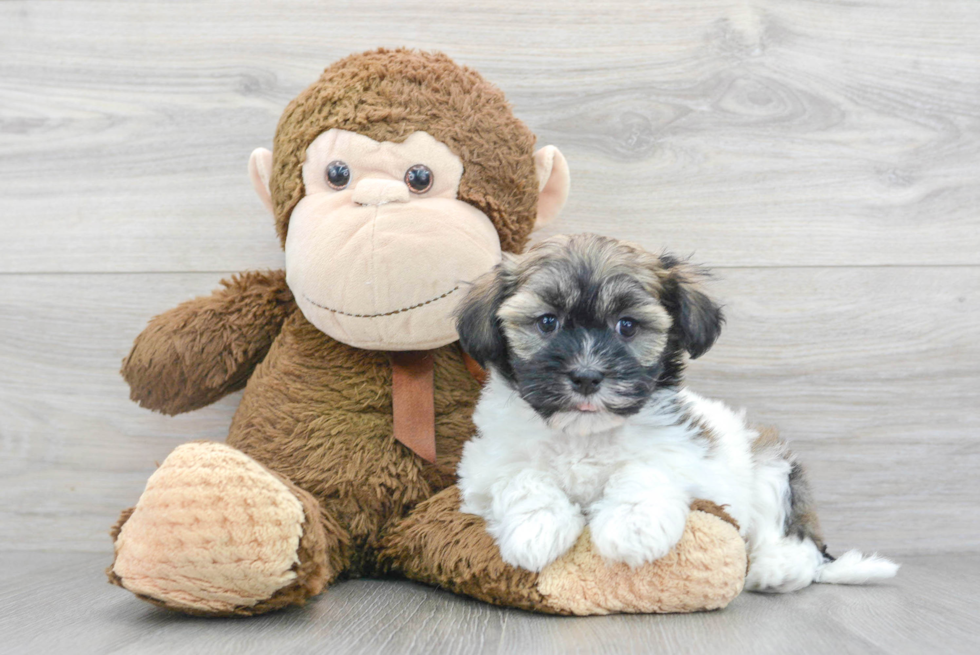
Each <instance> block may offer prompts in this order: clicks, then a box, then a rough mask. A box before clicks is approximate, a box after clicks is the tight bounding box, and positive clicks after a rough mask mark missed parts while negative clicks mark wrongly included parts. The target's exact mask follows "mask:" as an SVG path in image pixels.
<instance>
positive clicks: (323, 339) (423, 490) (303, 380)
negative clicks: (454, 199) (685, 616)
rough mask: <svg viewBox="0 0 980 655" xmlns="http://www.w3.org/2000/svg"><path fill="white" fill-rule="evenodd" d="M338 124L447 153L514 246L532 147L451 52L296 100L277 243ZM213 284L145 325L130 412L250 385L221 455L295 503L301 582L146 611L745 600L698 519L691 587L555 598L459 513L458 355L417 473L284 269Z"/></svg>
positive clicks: (346, 79) (445, 361) (202, 399)
mask: <svg viewBox="0 0 980 655" xmlns="http://www.w3.org/2000/svg"><path fill="white" fill-rule="evenodd" d="M333 127H339V128H342V129H347V130H352V131H356V132H359V133H361V134H365V135H367V136H369V137H371V138H373V139H375V140H379V141H382V140H391V141H399V140H401V139H404V138H405V137H407V136H408V135H409V134H410V133H411V132H413V131H416V130H424V131H426V132H428V133H429V134H431V135H432V136H434V137H436V138H437V139H439V140H440V141H442V142H444V143H445V144H447V145H448V146H449V147H450V148H451V149H452V150H453V152H455V153H456V154H458V155H459V156H460V158H461V159H462V160H463V161H464V164H465V170H464V173H463V178H462V182H461V184H460V188H459V198H460V199H461V200H464V201H466V202H468V203H470V204H472V205H474V206H476V207H478V208H479V209H481V210H482V211H483V212H484V213H486V214H487V216H488V217H490V219H491V221H492V222H493V223H494V225H495V226H496V228H497V231H498V233H499V235H500V240H501V243H502V245H503V249H504V250H508V251H511V252H519V251H520V250H521V249H522V248H523V246H524V244H525V242H526V241H527V238H528V234H529V233H530V231H531V228H532V227H533V221H534V217H535V203H536V194H537V188H538V187H537V181H536V176H535V168H534V163H533V152H532V148H533V146H534V137H533V135H532V134H531V133H530V132H529V131H528V130H527V128H526V127H524V125H523V124H521V123H520V122H519V121H518V120H517V119H516V118H514V117H513V116H512V114H511V112H510V109H509V106H508V105H507V103H506V101H505V100H504V98H503V95H502V94H501V93H500V91H498V90H497V89H495V88H494V87H492V86H490V85H489V84H488V83H486V82H485V81H484V80H483V79H482V78H481V77H480V76H479V75H478V74H477V73H475V72H474V71H471V70H468V69H465V68H461V67H458V66H456V65H455V64H453V63H452V61H451V60H449V59H448V58H447V57H445V56H443V55H428V54H420V53H414V52H409V51H405V50H398V51H386V50H379V51H376V52H371V53H366V54H363V55H357V56H353V57H349V58H347V59H344V60H342V61H340V62H338V63H337V64H335V65H333V66H331V67H330V68H328V69H327V70H326V71H325V72H324V74H323V76H322V77H321V79H320V80H319V81H318V82H317V83H315V84H314V85H313V86H311V87H310V88H309V89H307V90H306V91H304V92H303V93H302V94H301V95H300V96H299V97H298V98H297V99H296V100H295V101H293V102H292V103H291V104H290V105H289V107H288V108H287V110H286V112H285V113H284V114H283V117H282V119H281V121H280V123H279V127H278V130H277V134H276V139H275V152H274V170H273V177H272V179H271V191H272V196H273V200H274V208H275V214H276V224H277V229H278V232H279V235H280V237H281V238H283V239H284V238H285V234H286V230H287V227H288V223H289V216H290V212H291V211H292V209H293V207H294V206H295V204H296V203H297V202H298V201H299V200H300V199H301V198H302V196H303V193H304V190H303V185H302V181H301V171H300V167H301V164H302V160H303V156H304V152H305V149H306V147H307V146H308V145H309V143H310V142H311V141H312V140H313V139H314V138H315V137H316V136H317V135H319V134H320V133H322V132H323V131H324V130H327V129H330V128H333ZM223 285H224V288H223V289H221V290H219V291H217V292H215V293H214V294H213V295H211V296H209V297H204V298H198V299H195V300H191V301H189V302H185V303H183V304H181V305H179V306H178V307H176V308H174V309H172V310H170V311H168V312H166V313H164V314H162V315H160V316H157V317H156V318H154V319H153V320H152V321H151V322H150V324H149V326H148V327H147V328H146V329H145V330H144V331H143V333H142V334H141V335H140V336H139V337H138V338H137V339H136V342H135V344H134V346H133V349H132V352H131V353H130V354H129V356H128V357H127V358H126V359H125V361H124V363H123V370H122V373H123V376H124V378H125V379H126V381H127V382H128V383H129V385H130V388H131V396H132V398H133V399H134V400H135V401H137V402H139V403H140V404H141V405H142V406H144V407H147V408H150V409H154V410H157V411H160V412H163V413H166V414H178V413H181V412H186V411H190V410H193V409H196V408H199V407H203V406H205V405H207V404H209V403H211V402H214V401H215V400H217V399H219V398H220V397H222V396H224V395H225V394H227V393H229V392H231V391H234V390H236V389H239V388H241V387H243V386H244V387H245V391H244V394H243V396H242V400H241V404H240V405H239V407H238V410H237V412H236V414H235V417H234V419H233V422H232V425H231V429H230V432H229V436H228V440H227V443H228V445H229V446H231V447H233V448H235V449H238V450H239V451H240V452H241V453H244V454H245V455H248V456H249V457H251V458H252V459H254V460H255V461H257V462H258V463H260V464H261V465H262V466H264V467H265V469H266V470H267V471H268V472H269V473H271V474H272V475H273V476H275V478H276V479H278V480H279V481H281V482H282V483H283V484H284V485H285V489H288V493H290V494H292V496H294V497H295V498H296V499H298V500H299V502H300V503H301V505H302V511H303V516H304V519H303V524H302V539H301V540H300V542H299V547H298V549H297V556H296V563H295V564H294V565H293V568H292V571H293V572H294V573H295V579H294V581H293V582H292V583H291V584H288V585H287V586H285V587H282V588H281V589H279V590H278V591H277V592H275V593H274V594H272V595H271V596H270V597H267V598H264V599H257V601H256V602H252V603H248V604H244V605H239V606H233V607H230V608H225V609H220V610H214V609H207V608H202V607H201V606H198V605H195V603H194V602H193V599H191V600H187V599H186V598H176V600H175V597H166V598H158V597H152V596H148V595H141V597H142V598H144V599H145V600H148V601H151V602H154V603H156V604H159V605H163V606H165V607H169V608H171V609H177V610H180V611H183V612H186V613H191V614H202V615H210V616H224V615H241V616H246V615H252V614H257V613H261V612H264V611H268V610H272V609H276V608H279V607H283V606H285V605H290V604H300V603H302V602H304V601H305V600H306V599H307V598H309V597H311V596H313V595H315V594H317V593H319V592H320V591H321V590H322V589H323V587H324V586H325V585H327V584H329V583H330V582H332V581H334V580H336V579H337V578H338V577H341V576H361V575H383V574H387V573H397V574H402V575H406V576H408V577H410V578H414V579H418V580H421V581H424V582H428V583H431V584H438V585H440V586H443V587H445V588H447V589H450V590H452V591H456V592H460V593H465V594H468V595H471V596H474V597H476V598H481V599H484V600H487V601H490V602H494V603H498V604H505V605H510V606H514V607H520V608H524V609H531V610H537V611H543V612H550V613H564V614H570V613H604V612H608V611H689V610H691V609H705V608H714V607H721V606H724V605H725V604H727V602H728V601H729V600H731V598H733V597H734V596H735V595H737V594H738V592H739V591H740V589H741V584H742V576H743V575H744V569H745V551H744V544H743V542H742V541H741V539H740V538H739V537H738V534H737V532H736V531H735V529H734V528H732V527H731V525H730V524H729V522H726V521H728V519H726V518H725V517H724V516H722V517H721V518H717V517H715V516H711V515H709V514H707V513H701V512H694V513H693V514H692V516H694V515H697V516H698V520H699V521H701V523H700V524H698V525H696V526H694V527H692V526H691V525H690V524H689V534H690V535H693V536H692V537H691V539H692V541H691V544H693V545H691V546H685V548H686V549H687V550H686V551H685V552H684V553H682V555H683V557H686V558H687V559H684V560H678V561H685V562H691V561H696V562H698V564H697V565H696V566H697V567H700V570H701V577H698V576H697V575H695V576H694V577H693V578H692V577H691V570H688V569H683V570H677V566H678V565H677V564H675V563H667V564H662V565H661V566H660V567H659V568H655V569H651V570H650V571H646V572H636V573H635V574H633V573H630V576H634V577H638V578H644V579H646V580H647V582H648V583H649V584H652V585H654V587H656V588H658V589H660V590H662V591H663V595H662V596H660V597H658V598H657V599H655V602H652V604H651V603H649V602H646V599H644V598H631V597H630V594H632V593H633V591H631V589H633V587H632V586H630V585H625V586H627V587H629V589H625V587H624V589H625V591H624V593H625V594H626V596H627V597H630V598H627V601H626V602H625V604H620V605H615V604H608V603H605V601H601V602H599V603H598V604H596V601H595V600H594V598H597V597H598V598H605V596H603V594H608V593H613V592H617V588H612V589H609V588H605V587H609V586H610V585H611V586H613V587H615V585H616V584H620V583H615V584H614V583H611V582H604V580H605V578H604V577H603V575H604V574H602V573H601V572H600V574H598V575H597V574H596V573H595V570H594V566H593V569H589V570H588V571H586V569H583V568H582V567H581V566H579V565H576V566H579V568H577V569H574V570H576V571H579V573H577V574H575V575H572V574H565V573H564V571H565V569H555V571H556V572H553V573H552V574H551V579H550V580H551V582H550V584H551V586H552V587H553V588H554V589H557V590H558V591H552V592H547V590H545V589H544V588H543V587H542V583H543V580H544V577H542V576H545V574H546V573H547V572H542V573H541V574H536V573H530V572H527V571H522V570H519V569H514V568H512V567H510V566H508V565H506V564H504V563H503V561H502V560H501V559H500V556H499V554H498V553H497V550H496V546H495V545H494V544H493V540H492V538H490V536H489V535H488V534H487V533H486V531H485V529H484V526H483V522H482V520H481V519H479V518H477V517H474V516H469V515H463V514H460V513H459V511H458V508H459V498H458V494H457V492H456V490H455V488H454V487H452V485H453V483H454V482H455V467H456V464H457V462H458V460H459V456H460V452H461V449H462V445H463V443H464V441H465V440H466V439H468V438H469V437H470V436H471V435H472V434H473V431H474V427H473V424H472V422H471V418H470V417H471V414H472V411H473V407H474V405H475V402H476V399H477V396H478V394H479V390H480V385H479V383H478V382H477V381H476V379H475V378H474V376H473V375H471V373H470V372H469V371H468V370H467V366H466V363H465V361H464V358H463V356H462V352H461V351H460V349H459V346H458V344H455V343H454V344H450V345H448V346H444V347H442V348H439V349H436V350H434V351H430V352H431V355H432V357H434V360H435V361H434V377H435V380H434V383H435V412H436V445H437V454H438V459H437V461H436V462H435V463H434V464H427V463H426V462H425V461H423V460H422V459H421V458H420V457H418V456H416V455H415V454H413V453H412V452H411V451H410V450H408V449H407V448H406V447H405V446H403V445H402V444H401V443H399V442H397V441H396V440H394V439H393V437H392V400H391V376H392V369H391V366H390V363H389V355H388V354H387V353H385V352H381V351H371V350H362V349H357V348H353V347H350V346H347V345H345V344H342V343H340V342H338V341H335V340H334V339H332V338H330V337H329V336H327V335H326V334H324V333H323V332H321V331H319V330H318V329H317V328H315V327H314V326H313V325H311V324H310V323H309V322H308V321H307V320H306V319H305V318H304V316H303V314H302V313H301V312H300V311H299V309H298V308H297V306H296V303H295V302H294V300H293V296H292V293H291V292H290V290H289V288H288V287H287V285H286V281H285V275H284V273H283V272H282V271H274V272H266V273H258V272H251V273H243V274H240V275H238V276H235V277H233V278H232V279H231V280H230V281H226V282H223ZM440 492H441V493H440ZM699 509H704V508H703V507H701V508H699ZM136 511H137V512H139V511H140V509H139V506H137V508H136ZM132 513H133V510H127V511H126V512H123V514H122V516H121V517H120V520H119V522H118V523H117V525H116V526H115V527H114V528H113V530H112V537H113V540H114V541H117V543H118V540H119V538H120V534H121V532H123V531H125V529H126V523H127V521H129V520H130V518H131V515H132ZM195 520H196V519H195ZM131 536H132V537H134V538H136V540H138V537H139V535H138V534H137V535H131ZM679 550H680V549H679ZM117 557H118V552H117ZM692 557H693V559H692ZM136 561H139V560H138V558H137V560H136ZM656 564H660V563H656ZM114 565H115V563H114ZM651 566H653V565H651ZM689 566H690V565H689ZM586 568H587V567H586ZM569 570H572V569H569ZM583 571H584V572H583ZM108 574H109V578H110V581H111V582H112V583H114V584H117V585H119V586H123V587H126V586H127V580H125V579H123V578H121V577H120V576H119V575H117V573H116V571H115V570H114V569H113V566H110V567H109V570H108ZM563 575H564V576H566V577H568V576H571V577H569V578H568V580H565V578H562V577H561V576H563ZM555 576H558V577H557V578H556V577H555ZM576 576H578V577H576ZM556 579H557V581H558V584H557V585H556V584H555V580H556ZM695 579H696V580H697V582H692V580H695ZM566 583H567V584H566ZM603 585H605V587H604V586H603ZM620 586H623V585H620ZM597 592H601V593H599V596H596V595H595V594H596V593H597ZM590 594H591V595H590ZM634 595H635V594H634ZM590 599H591V600H590Z"/></svg>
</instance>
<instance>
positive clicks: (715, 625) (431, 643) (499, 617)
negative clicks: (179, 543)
mask: <svg viewBox="0 0 980 655" xmlns="http://www.w3.org/2000/svg"><path fill="white" fill-rule="evenodd" d="M105 563H106V561H105V558H104V557H103V556H100V555H91V554H78V553H74V554H62V553H59V554H55V553H11V552H6V553H0V634H2V635H3V645H2V649H3V651H4V652H5V653H10V654H11V655H21V654H24V655H28V654H31V655H33V654H35V653H64V652H70V653H78V654H79V655H87V654H89V653H93V654H94V653H98V654H99V655H109V654H123V653H139V654H140V655H151V654H153V653H161V654H163V653H167V654H169V653H208V654H209V655H222V654H224V653H227V654H229V655H248V654H251V653H261V654H263V655H267V654H269V653H291V654H305V653H311V654H312V653H331V654H335V655H348V654H350V655H353V654H355V653H363V654H366V655H367V654H370V655H386V654H388V653H397V654H399V655H415V654H419V653H422V654H425V655H429V654H431V653H440V654H441V653H467V654H473V655H480V654H484V653H486V654H499V655H511V654H513V655H523V654H525V653H526V654H532V653H533V654H534V655H551V654H552V653H556V654H557V653H562V654H571V653H608V654H609V655H621V654H627V653H697V654H699V655H711V654H713V653H726V654H731V655H738V654H742V653H745V654H751V655H768V654H770V653H771V654H777V653H837V654H840V653H846V654H851V653H854V654H860V655H869V654H878V653H881V654H888V655H891V654H894V653H949V654H956V653H971V654H972V653H974V652H975V650H976V643H977V640H978V639H980V619H978V617H980V596H978V594H977V587H978V585H980V555H976V554H961V555H943V556H919V557H910V558H908V559H907V560H906V561H905V563H904V566H903V568H902V570H901V572H900V573H899V577H898V578H896V579H895V580H893V581H890V582H889V583H887V584H884V585H881V586H876V587H841V586H832V585H815V586H813V587H810V588H808V589H805V590H803V591H800V592H796V593H793V594H779V595H761V594H752V593H745V594H742V595H741V596H739V597H738V598H736V599H735V600H734V601H733V602H732V604H731V605H729V606H728V607H727V608H726V609H724V610H720V611H717V612H709V613H703V614H679V615H662V616H605V617H587V618H581V617H554V616H541V615H535V614H531V613H528V612H522V611H519V610H509V609H501V608H498V607H492V606H490V605H486V604H484V603H479V602H476V601H472V600H469V599H466V598H461V597H458V596H453V595H451V594H448V593H445V592H442V591H438V590H435V589H430V588H427V587H423V586H421V585H417V584H414V583H411V582H395V581H375V580H358V581H351V582H344V583H340V584H338V585H336V586H334V587H331V588H330V589H329V590H328V591H327V593H326V594H324V595H323V596H320V597H319V598H317V599H315V600H313V601H312V602H311V603H310V604H308V605H307V606H306V607H303V608H300V609H291V610H287V611H283V612H279V613H274V614H267V615H264V616H259V617H256V618H251V619H248V620H241V619H199V618H194V617H188V616H181V615H178V614H173V613H170V612H167V611H166V610H163V609H160V608H157V607H153V606H151V605H149V604H146V603H140V602H138V601H136V600H134V599H133V598H132V596H130V595H129V594H127V593H125V592H124V591H122V590H120V589H118V588H115V587H110V586H109V585H107V584H105V581H104V580H103V579H101V577H100V576H98V575H97V574H98V573H99V571H100V569H101V568H102V566H103V565H104V564H105Z"/></svg>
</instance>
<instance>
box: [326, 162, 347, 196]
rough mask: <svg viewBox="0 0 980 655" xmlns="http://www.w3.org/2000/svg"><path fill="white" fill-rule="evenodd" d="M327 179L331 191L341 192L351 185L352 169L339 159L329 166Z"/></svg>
mask: <svg viewBox="0 0 980 655" xmlns="http://www.w3.org/2000/svg"><path fill="white" fill-rule="evenodd" d="M325 177H326V178H327V184H328V185H330V188H331V189H335V190H337V191H340V190H341V189H344V188H346V187H347V185H348V184H350V168H349V167H348V166H347V164H345V163H344V162H342V161H340V160H339V159H338V160H336V161H332V162H330V163H329V164H327V172H326V174H325Z"/></svg>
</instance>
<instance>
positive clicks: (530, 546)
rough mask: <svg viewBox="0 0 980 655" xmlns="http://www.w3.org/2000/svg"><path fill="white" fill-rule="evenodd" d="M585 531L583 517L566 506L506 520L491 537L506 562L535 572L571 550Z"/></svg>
mask: <svg viewBox="0 0 980 655" xmlns="http://www.w3.org/2000/svg"><path fill="white" fill-rule="evenodd" d="M584 527H585V518H584V517H583V516H582V513H581V512H580V511H578V509H577V508H575V507H573V506H569V507H568V508H563V509H562V510H552V509H539V510H536V511H533V512H527V513H522V514H517V515H512V516H506V517H504V519H503V520H502V521H501V522H500V524H499V525H498V526H497V527H496V529H495V530H494V529H491V534H493V536H494V537H495V538H496V539H497V545H498V546H499V548H500V556H501V558H502V559H503V560H504V561H505V562H507V563H508V564H510V565H511V566H517V567H520V568H522V569H527V570H529V571H535V572H537V571H540V570H541V569H543V568H544V567H546V566H547V565H548V564H551V563H552V562H553V561H555V560H556V559H558V557H560V556H561V555H563V554H564V553H565V551H567V550H568V549H569V548H571V547H572V544H574V543H575V540H576V539H577V538H578V536H579V535H580V534H581V533H582V529H583V528H584Z"/></svg>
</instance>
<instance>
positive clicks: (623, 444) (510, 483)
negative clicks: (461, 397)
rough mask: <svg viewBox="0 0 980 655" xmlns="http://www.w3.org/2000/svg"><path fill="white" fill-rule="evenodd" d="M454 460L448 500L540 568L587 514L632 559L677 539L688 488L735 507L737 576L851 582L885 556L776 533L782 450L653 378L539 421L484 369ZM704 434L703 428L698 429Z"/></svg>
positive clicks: (761, 581) (605, 542) (786, 583)
mask: <svg viewBox="0 0 980 655" xmlns="http://www.w3.org/2000/svg"><path fill="white" fill-rule="evenodd" d="M473 420H474V422H475V423H476V426H477V428H478V436H477V437H476V438H475V439H473V440H472V441H470V442H468V443H467V444H466V446H465V448H464V450H463V456H462V459H461V461H460V464H459V469H458V472H459V488H460V490H461V492H462V496H463V505H462V510H463V511H464V512H468V513H472V514H477V515H479V516H482V517H483V518H484V519H485V520H486V522H487V529H488V531H489V532H490V534H491V535H493V537H494V538H495V539H496V540H497V543H498V545H499V547H500V552H501V555H502V557H503V559H504V561H506V562H508V563H509V564H511V565H514V566H519V567H522V568H525V569H529V570H532V571H540V570H541V569H543V568H544V567H545V566H547V565H548V564H549V563H550V562H552V561H554V560H555V559H556V558H558V557H559V556H561V555H562V554H563V553H564V552H565V551H566V550H568V548H569V547H570V546H571V545H572V544H573V543H574V542H575V539H576V538H577V537H578V535H579V534H580V533H581V531H582V529H583V528H584V526H585V525H589V527H590V530H591V533H592V540H593V543H594V545H595V548H596V549H597V551H598V552H599V553H600V554H601V555H602V556H603V557H605V558H607V559H608V560H611V561H616V562H626V563H627V564H629V565H631V566H638V565H640V564H643V563H644V562H650V561H654V560H656V559H659V558H661V557H663V556H664V555H666V554H667V553H668V552H670V550H671V549H672V548H673V547H674V546H675V545H676V543H677V541H678V540H679V539H680V537H681V535H682V533H683V531H684V526H685V523H686V521H687V515H688V511H689V509H688V508H689V504H690V502H691V500H692V499H694V498H703V499H706V500H711V501H714V502H715V503H717V504H719V505H722V506H724V507H725V509H726V511H727V512H728V513H729V514H730V515H731V516H732V517H733V518H734V519H735V520H736V521H738V524H739V526H740V531H741V534H742V536H743V538H745V540H746V544H747V546H748V552H749V557H750V561H751V562H752V565H751V568H750V571H749V574H748V578H747V580H746V588H747V589H750V590H756V591H776V592H785V591H792V590H795V589H800V588H802V587H805V586H807V585H809V584H810V583H811V582H814V581H817V582H833V583H862V582H866V581H869V580H873V579H879V578H887V577H891V576H893V575H895V572H896V571H897V569H898V566H897V565H895V564H893V563H892V562H890V561H888V560H884V559H881V558H877V557H875V556H871V557H864V556H862V555H861V554H860V553H856V552H854V551H852V552H849V553H846V554H845V555H844V556H842V557H841V558H840V559H838V560H836V561H832V560H830V559H829V558H825V557H824V555H823V554H822V553H821V552H820V550H819V549H818V548H817V546H816V544H814V542H813V541H812V540H811V539H809V538H807V537H804V538H803V539H799V538H797V537H795V536H786V535H785V534H784V527H783V526H784V524H785V519H786V516H787V513H788V512H789V509H790V508H789V503H790V487H789V471H790V466H791V465H790V463H789V462H788V461H787V460H786V459H785V458H784V457H782V456H781V455H780V453H778V452H776V451H774V450H772V449H765V448H763V449H756V452H753V448H752V444H753V442H754V441H755V440H756V439H757V438H758V437H759V434H758V432H756V431H755V430H753V429H752V428H750V427H748V425H747V424H746V422H745V418H744V416H743V415H741V414H738V413H735V412H733V411H732V410H731V409H729V408H728V407H726V406H725V405H724V404H722V403H720V402H716V401H711V400H707V399H704V398H702V397H700V396H698V395H696V394H694V393H692V392H690V391H688V390H686V389H675V388H663V389H660V390H658V391H656V392H655V393H654V395H653V396H652V397H651V398H650V400H649V401H648V402H647V404H646V405H645V406H644V407H643V409H641V410H640V412H639V413H637V414H636V415H634V416H631V417H629V418H627V419H624V418H622V417H616V416H614V415H612V414H609V413H605V412H578V411H574V412H564V413H562V414H561V415H557V416H555V417H552V418H551V419H550V420H549V421H548V422H546V421H545V420H544V419H542V418H541V417H540V416H539V415H538V414H537V413H536V412H535V411H534V410H533V409H532V408H531V406H530V405H529V404H528V403H527V402H526V401H524V400H523V399H522V398H521V397H520V396H519V394H518V393H517V392H516V391H514V390H513V389H512V388H511V387H510V386H509V385H508V384H507V383H506V381H505V380H504V379H503V378H502V377H501V376H500V375H499V374H498V373H496V372H494V373H492V374H491V376H490V379H489V382H488V384H487V387H486V388H485V389H484V392H483V395H482V397H481V399H480V401H479V404H478V405H477V408H476V411H475V413H474V416H473ZM709 435H710V438H709Z"/></svg>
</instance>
